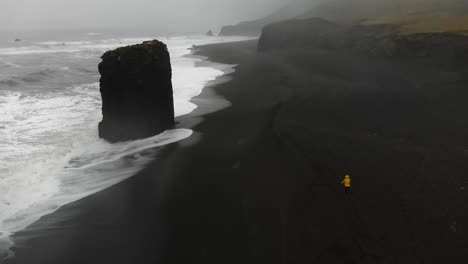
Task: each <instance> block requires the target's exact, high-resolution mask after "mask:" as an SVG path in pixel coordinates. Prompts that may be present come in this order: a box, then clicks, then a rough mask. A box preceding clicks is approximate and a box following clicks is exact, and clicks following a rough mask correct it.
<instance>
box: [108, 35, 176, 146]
mask: <svg viewBox="0 0 468 264" xmlns="http://www.w3.org/2000/svg"><path fill="white" fill-rule="evenodd" d="M101 58H102V62H101V63H100V64H99V72H100V73H101V80H100V88H101V89H100V91H101V97H102V115H103V120H102V122H101V123H99V137H101V138H104V139H106V140H108V141H110V142H118V141H126V140H133V139H139V138H146V137H150V136H153V135H156V134H159V133H161V132H163V131H164V130H166V129H169V128H171V127H173V125H174V102H173V95H172V81H171V78H172V70H171V63H170V55H169V52H168V50H167V47H166V45H165V44H164V43H162V42H160V41H158V40H152V41H146V42H143V43H142V44H138V45H133V46H128V47H122V48H118V49H116V50H112V51H108V52H106V53H104V55H103V56H102V57H101Z"/></svg>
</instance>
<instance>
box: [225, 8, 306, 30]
mask: <svg viewBox="0 0 468 264" xmlns="http://www.w3.org/2000/svg"><path fill="white" fill-rule="evenodd" d="M313 6H315V2H314V1H311V0H303V1H299V2H297V3H294V4H289V5H286V6H284V7H283V8H281V9H279V10H278V11H276V12H274V13H273V14H271V15H268V16H266V17H264V18H261V19H257V20H252V21H245V22H240V23H239V24H237V25H231V26H225V27H223V28H222V29H221V32H220V33H219V35H220V36H239V35H240V36H259V35H260V34H261V33H262V28H263V27H264V26H266V25H268V24H271V23H274V22H279V21H282V20H286V19H291V18H295V17H297V16H299V15H302V14H303V13H304V10H309V9H310V8H312V7H313Z"/></svg>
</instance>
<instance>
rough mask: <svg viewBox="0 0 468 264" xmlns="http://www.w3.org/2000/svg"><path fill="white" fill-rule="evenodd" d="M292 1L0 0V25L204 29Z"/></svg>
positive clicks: (8, 27) (1, 27)
mask: <svg viewBox="0 0 468 264" xmlns="http://www.w3.org/2000/svg"><path fill="white" fill-rule="evenodd" d="M294 1H303V0H0V30H21V29H44V28H53V29H59V28H61V29H68V28H70V29H77V28H78V29H79V28H86V29H92V28H125V29H132V28H151V29H154V30H164V31H174V32H183V31H185V32H189V31H204V30H208V29H210V28H213V29H218V28H219V27H220V26H221V25H225V24H233V23H236V22H239V21H243V20H247V19H255V18H259V17H262V16H264V15H266V14H269V13H271V12H272V11H274V10H276V9H278V8H279V7H281V6H284V5H286V4H287V3H288V2H294ZM310 1H314V0H310Z"/></svg>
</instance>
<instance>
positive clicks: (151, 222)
mask: <svg viewBox="0 0 468 264" xmlns="http://www.w3.org/2000/svg"><path fill="white" fill-rule="evenodd" d="M256 44H257V42H256V41H248V42H242V43H232V44H219V45H208V46H204V47H198V48H197V54H199V55H203V56H207V57H209V59H210V60H213V61H216V62H221V63H228V64H239V66H238V67H237V68H236V72H235V73H233V74H232V75H231V77H232V80H231V81H229V82H227V83H223V84H220V85H217V86H215V87H214V90H215V91H216V92H217V93H218V94H220V95H221V96H223V97H225V98H226V99H227V100H228V101H229V102H231V103H232V106H231V107H229V108H227V109H224V110H222V111H219V112H214V113H210V114H206V115H204V116H203V117H200V116H199V115H200V113H202V112H204V111H205V109H206V107H208V106H209V104H207V105H205V104H204V102H207V99H209V98H210V96H211V95H212V91H211V90H210V89H208V90H205V92H204V94H202V95H201V96H199V97H198V98H197V99H195V102H196V103H197V104H199V105H200V109H199V110H198V111H196V112H194V113H192V114H191V115H189V116H186V117H183V118H180V119H179V120H177V121H178V122H179V123H180V124H181V126H182V127H184V126H185V127H186V124H194V125H195V126H194V128H193V129H194V131H195V132H196V133H195V135H194V136H193V137H192V138H191V139H189V140H186V141H182V142H180V143H178V144H174V145H172V146H169V147H166V148H165V149H164V150H163V151H161V152H160V154H159V157H158V159H157V161H156V162H154V163H153V164H151V166H149V167H148V168H147V169H145V170H144V171H143V172H141V173H140V174H139V175H137V176H135V177H133V178H131V179H129V180H127V181H125V182H123V183H121V184H118V185H116V186H114V187H112V188H110V189H107V190H105V191H103V192H100V193H98V194H96V195H93V196H91V197H88V198H86V199H83V200H81V201H79V202H76V203H73V204H70V205H68V206H65V207H64V208H62V209H60V210H59V212H57V213H55V214H52V215H50V216H46V217H44V218H43V219H42V220H41V221H39V222H38V223H36V224H34V225H33V226H31V227H30V228H28V230H25V231H24V232H20V233H18V234H16V235H15V236H14V238H15V240H17V241H18V242H19V243H18V245H17V247H16V248H14V250H15V252H16V254H17V258H15V259H13V260H11V261H7V263H35V264H39V263H48V264H53V263H61V264H62V263H269V264H271V263H426V264H427V263H453V264H456V263H466V262H467V260H468V226H467V223H468V210H467V205H466V202H467V201H468V193H467V191H465V189H466V187H468V186H466V185H467V184H468V178H467V174H466V171H467V169H468V162H466V161H467V158H468V138H467V137H466V135H468V122H467V121H466V113H467V110H468V109H467V108H468V104H466V102H465V101H464V98H466V95H467V91H466V89H465V88H466V84H467V81H468V80H467V77H466V76H467V75H466V74H464V72H460V71H457V70H454V69H445V68H442V67H440V65H435V64H433V63H431V62H430V61H423V62H416V61H412V62H408V61H404V62H402V61H391V60H383V59H377V58H368V57H362V56H358V55H351V54H349V53H347V52H344V51H343V52H340V51H334V52H330V51H323V50H313V49H308V50H296V51H295V52H292V53H291V52H285V53H282V52H271V53H259V52H257V45H256ZM200 118H202V122H200V123H199V122H198V121H200ZM182 124H183V125H182ZM345 174H350V175H351V177H352V179H353V189H352V192H351V194H350V195H345V193H344V190H343V189H342V186H341V185H340V181H341V178H342V177H343V176H344V175H345Z"/></svg>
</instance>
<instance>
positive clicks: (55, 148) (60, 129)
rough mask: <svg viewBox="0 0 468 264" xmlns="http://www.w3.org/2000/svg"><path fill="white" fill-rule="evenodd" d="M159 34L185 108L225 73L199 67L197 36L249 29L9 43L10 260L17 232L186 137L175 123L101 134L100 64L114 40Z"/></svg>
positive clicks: (3, 226)
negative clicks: (120, 136) (131, 135)
mask: <svg viewBox="0 0 468 264" xmlns="http://www.w3.org/2000/svg"><path fill="white" fill-rule="evenodd" d="M154 38H157V39H159V40H161V41H163V42H165V43H166V44H167V45H168V48H169V52H170V54H171V63H172V68H173V87H174V101H175V106H174V107H175V113H176V116H181V115H185V114H188V113H190V112H192V111H193V110H194V109H195V108H196V107H197V106H196V105H195V104H193V103H191V102H190V99H191V98H192V97H194V96H197V95H199V94H200V93H201V91H202V89H203V87H204V85H205V84H206V83H207V82H209V81H211V80H214V79H215V78H216V77H218V76H220V75H222V74H223V72H222V71H221V70H219V69H217V68H214V67H209V66H204V67H195V63H196V62H197V60H200V59H199V58H195V57H193V56H187V55H189V54H190V48H191V47H192V45H202V44H208V43H219V42H228V41H238V40H242V38H218V37H204V36H178V37H158V36H155V37H151V36H148V37H142V38H134V37H132V38H123V37H122V38H118V37H108V36H106V35H105V34H99V33H88V34H80V35H77V36H75V37H74V38H72V39H67V40H63V39H60V40H55V39H37V40H30V39H25V40H22V41H20V42H13V41H11V42H5V43H3V45H2V46H0V259H2V258H4V257H7V256H11V255H12V254H13V252H11V250H10V248H11V247H12V245H13V243H12V241H11V240H10V236H11V235H12V234H13V233H15V232H17V231H20V230H22V229H24V228H26V227H27V226H28V225H30V224H32V223H33V222H35V221H37V220H38V219H39V218H40V217H42V216H44V215H46V214H50V213H52V212H54V211H56V210H57V209H58V208H60V207H61V206H63V205H65V204H68V203H71V202H74V201H76V200H79V199H82V198H84V197H86V196H89V195H91V194H94V193H96V192H99V191H101V190H104V189H106V188H108V187H110V186H112V185H114V184H116V183H119V182H121V181H123V180H125V179H127V178H129V177H131V176H133V175H135V174H136V173H137V172H139V171H140V170H142V169H143V168H144V167H145V165H147V164H148V163H149V162H151V161H153V160H154V153H155V151H157V148H158V147H161V146H164V145H167V144H170V143H174V142H177V141H179V140H182V139H185V138H187V137H189V136H190V135H191V134H192V131H191V130H189V129H175V130H169V131H165V132H164V133H162V134H160V135H157V136H154V137H151V138H146V139H141V140H136V141H129V142H122V143H117V144H110V143H108V142H106V141H104V140H101V139H99V137H98V133H97V125H98V123H99V121H100V120H101V119H102V115H101V97H100V93H99V83H98V82H99V73H98V71H97V65H98V63H99V62H100V56H101V55H102V54H103V53H104V52H105V51H106V50H110V49H115V48H117V47H120V46H125V45H130V44H137V43H141V42H143V41H145V40H150V39H154Z"/></svg>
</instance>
